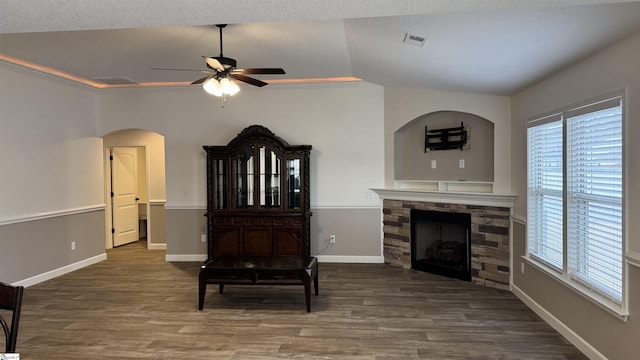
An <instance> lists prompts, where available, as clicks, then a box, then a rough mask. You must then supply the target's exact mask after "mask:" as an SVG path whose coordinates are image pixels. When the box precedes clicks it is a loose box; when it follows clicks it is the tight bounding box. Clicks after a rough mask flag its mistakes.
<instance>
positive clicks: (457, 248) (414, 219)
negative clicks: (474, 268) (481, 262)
mask: <svg viewBox="0 0 640 360" xmlns="http://www.w3.org/2000/svg"><path fill="white" fill-rule="evenodd" d="M470 238H471V215H470V214H467V213H454V212H442V211H427V210H417V209H412V210H411V268H412V269H416V270H421V271H426V272H430V273H434V274H438V275H444V276H448V277H452V278H456V279H461V280H466V281H471V241H470Z"/></svg>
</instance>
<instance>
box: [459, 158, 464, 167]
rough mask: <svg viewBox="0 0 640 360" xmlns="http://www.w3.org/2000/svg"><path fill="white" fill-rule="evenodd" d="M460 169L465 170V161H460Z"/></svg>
mask: <svg viewBox="0 0 640 360" xmlns="http://www.w3.org/2000/svg"><path fill="white" fill-rule="evenodd" d="M458 167H460V169H464V159H460V160H459V161H458Z"/></svg>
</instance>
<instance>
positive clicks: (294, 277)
mask: <svg viewBox="0 0 640 360" xmlns="http://www.w3.org/2000/svg"><path fill="white" fill-rule="evenodd" d="M257 275H258V282H260V281H288V282H291V281H300V282H301V283H302V274H301V272H300V270H290V271H283V270H273V271H271V270H261V271H260V272H258V274H257Z"/></svg>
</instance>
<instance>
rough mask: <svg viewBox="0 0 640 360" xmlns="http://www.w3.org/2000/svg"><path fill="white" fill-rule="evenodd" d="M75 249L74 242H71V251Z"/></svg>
mask: <svg viewBox="0 0 640 360" xmlns="http://www.w3.org/2000/svg"><path fill="white" fill-rule="evenodd" d="M75 249H76V242H75V241H72V242H71V250H75Z"/></svg>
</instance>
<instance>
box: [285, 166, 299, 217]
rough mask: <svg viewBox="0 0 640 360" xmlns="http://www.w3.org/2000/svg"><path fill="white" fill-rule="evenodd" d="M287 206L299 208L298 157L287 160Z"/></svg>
mask: <svg viewBox="0 0 640 360" xmlns="http://www.w3.org/2000/svg"><path fill="white" fill-rule="evenodd" d="M287 192H288V194H287V207H288V208H289V209H300V159H289V160H287Z"/></svg>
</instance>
